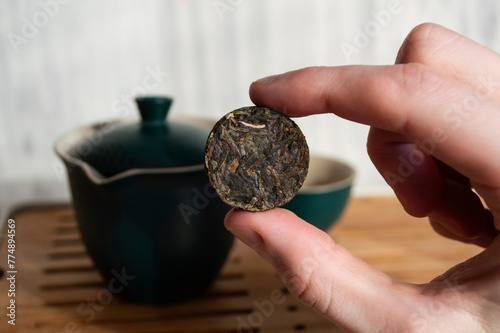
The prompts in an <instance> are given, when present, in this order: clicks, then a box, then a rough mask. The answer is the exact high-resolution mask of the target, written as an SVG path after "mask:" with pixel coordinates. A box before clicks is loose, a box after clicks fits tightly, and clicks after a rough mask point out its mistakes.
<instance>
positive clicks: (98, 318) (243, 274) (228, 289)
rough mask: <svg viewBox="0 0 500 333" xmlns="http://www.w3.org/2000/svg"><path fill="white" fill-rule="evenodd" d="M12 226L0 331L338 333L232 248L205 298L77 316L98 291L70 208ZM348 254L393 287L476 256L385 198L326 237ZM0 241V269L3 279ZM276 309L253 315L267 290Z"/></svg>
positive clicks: (268, 271) (25, 214)
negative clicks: (11, 315)
mask: <svg viewBox="0 0 500 333" xmlns="http://www.w3.org/2000/svg"><path fill="white" fill-rule="evenodd" d="M14 218H15V220H16V245H17V247H16V265H17V270H18V274H17V276H16V305H17V308H16V314H17V320H16V326H15V327H13V326H11V325H7V323H6V321H7V320H6V318H7V317H6V316H5V310H4V309H5V306H6V305H7V304H8V301H9V298H8V296H7V289H8V286H7V281H6V279H5V278H2V279H1V280H0V307H1V309H2V311H3V312H0V314H2V318H0V331H1V332H4V331H5V332H27V333H30V332H37V333H39V332H41V333H44V332H46V333H49V332H50V333H56V332H57V333H58V332H96V333H100V332H102V333H104V332H106V333H108V332H193V333H223V332H227V333H236V332H238V331H240V332H250V331H252V330H253V332H259V333H270V332H273V333H285V332H299V331H300V332H302V331H304V332H316V333H318V332H341V331H342V330H341V329H339V328H336V327H335V326H334V325H333V324H331V323H330V322H328V321H327V320H326V319H324V318H322V317H321V316H320V315H318V314H317V313H315V312H314V311H312V310H310V309H308V308H306V307H305V306H304V305H302V303H300V302H299V301H298V300H297V299H295V298H294V297H293V296H292V295H290V294H289V293H288V292H287V291H286V289H284V287H283V284H282V282H281V281H280V280H279V278H278V276H277V274H276V272H275V271H274V269H273V268H272V267H271V265H269V264H268V263H267V262H265V261H264V260H263V259H262V258H261V257H259V256H258V255H257V254H256V253H255V252H253V251H252V250H250V249H249V248H248V247H247V246H245V245H244V244H242V243H241V242H239V241H237V242H236V243H235V246H234V247H233V249H232V251H231V254H230V255H229V257H228V260H227V261H226V264H225V266H224V267H223V269H222V270H221V272H220V276H219V278H218V279H217V280H216V281H215V283H214V284H213V286H212V288H211V290H210V291H209V292H208V293H207V294H206V295H205V296H202V297H199V298H198V299H195V300H192V301H189V302H185V303H182V304H177V305H168V306H148V305H141V304H131V303H127V302H123V301H121V300H120V299H119V298H118V297H115V298H113V300H112V301H111V302H110V303H109V304H107V305H105V306H103V307H102V308H99V311H94V313H93V317H92V318H90V314H89V312H85V313H84V314H82V312H81V311H80V312H78V311H77V309H78V308H79V307H81V306H85V305H86V304H87V303H86V302H88V299H91V298H93V297H94V298H95V296H96V295H97V293H99V291H101V290H102V289H103V288H105V285H104V284H102V279H101V277H100V275H99V274H98V273H97V271H96V270H95V269H94V268H93V265H92V261H91V260H90V258H88V256H87V254H86V250H85V247H84V245H83V244H82V242H81V238H80V234H79V231H78V227H77V224H76V221H75V220H74V214H73V211H72V209H71V207H64V206H62V207H61V206H60V207H45V208H43V207H36V208H32V209H27V210H25V211H22V212H18V213H17V214H16V216H15V217H14ZM329 233H330V235H331V236H332V238H334V239H335V240H336V241H337V242H338V243H340V244H342V245H343V246H344V247H346V248H347V249H349V250H350V251H351V252H353V253H354V254H355V255H357V256H359V257H360V258H362V259H363V260H365V261H367V262H368V263H370V264H372V265H373V266H375V267H377V268H378V269H380V270H382V271H384V272H385V273H387V274H388V275H389V276H391V277H392V278H394V279H398V280H403V281H407V282H413V283H425V282H428V281H429V280H431V279H432V278H433V277H435V276H437V275H439V274H441V273H443V272H444V271H445V270H447V269H448V268H450V267H452V266H454V265H455V264H457V263H459V262H461V261H463V260H465V259H467V258H469V257H471V256H473V255H475V254H477V253H479V252H480V251H481V249H480V248H478V247H476V246H473V245H465V244H461V243H459V242H455V241H451V240H446V239H443V238H442V237H440V236H438V235H436V234H435V233H434V231H433V230H432V228H431V227H430V226H429V224H428V222H427V221H426V220H425V219H416V218H412V217H409V216H408V215H406V213H405V212H404V211H403V210H402V208H401V207H400V205H399V204H398V202H397V200H395V199H394V198H373V197H369V198H354V199H352V200H351V202H350V203H349V206H348V209H347V211H346V213H345V214H344V216H343V217H342V219H341V221H339V223H338V224H337V225H336V226H335V227H333V228H332V229H331V230H330V231H329ZM6 250H7V247H6V242H3V244H2V246H1V248H0V268H3V270H4V271H6V270H7V269H6V267H5V265H6V261H7V251H6ZM276 289H278V290H281V291H282V292H283V299H284V301H283V303H282V304H275V305H274V307H273V311H272V313H271V314H269V315H266V314H263V313H261V312H260V310H259V309H258V308H257V307H256V304H260V303H259V302H265V301H266V300H269V298H270V294H271V292H273V291H274V290H276Z"/></svg>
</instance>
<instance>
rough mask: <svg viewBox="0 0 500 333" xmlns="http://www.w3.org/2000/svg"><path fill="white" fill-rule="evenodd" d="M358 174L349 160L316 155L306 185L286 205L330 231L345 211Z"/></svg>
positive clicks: (318, 226) (311, 163)
mask: <svg viewBox="0 0 500 333" xmlns="http://www.w3.org/2000/svg"><path fill="white" fill-rule="evenodd" d="M354 178H355V171H354V168H353V167H352V166H350V165H349V164H348V163H345V162H342V161H339V160H336V159H332V158H329V157H324V156H317V155H312V156H311V161H310V165H309V172H308V174H307V178H306V180H305V182H304V185H303V186H302V188H301V189H300V191H299V193H297V195H296V196H295V197H294V198H293V199H292V200H291V201H290V202H289V203H287V204H286V205H285V206H284V207H283V208H286V209H289V210H291V211H292V212H294V213H295V214H296V215H297V216H299V217H300V218H302V219H303V220H305V221H307V222H309V223H310V224H312V225H314V226H316V227H317V228H319V229H321V230H324V231H326V230H328V229H329V228H330V227H332V226H333V225H334V224H335V222H336V221H337V220H338V219H339V217H340V215H341V214H342V212H343V211H344V208H345V206H346V204H347V202H348V199H349V197H350V193H351V188H352V185H353V181H354Z"/></svg>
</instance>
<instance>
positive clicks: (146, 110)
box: [135, 96, 173, 122]
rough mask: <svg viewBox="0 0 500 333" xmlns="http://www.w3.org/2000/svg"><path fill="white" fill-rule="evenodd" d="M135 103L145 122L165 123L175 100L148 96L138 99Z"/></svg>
mask: <svg viewBox="0 0 500 333" xmlns="http://www.w3.org/2000/svg"><path fill="white" fill-rule="evenodd" d="M135 102H136V103H137V106H138V107H139V112H140V113H141V118H142V121H143V122H157V121H161V122H163V121H165V118H166V116H167V113H168V110H169V109H170V105H171V104H172V102H173V99H172V98H169V97H159V96H147V97H137V98H136V99H135Z"/></svg>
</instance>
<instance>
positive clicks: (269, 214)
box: [224, 208, 418, 332]
mask: <svg viewBox="0 0 500 333" xmlns="http://www.w3.org/2000/svg"><path fill="white" fill-rule="evenodd" d="M224 223H225V225H226V228H227V229H228V230H229V231H231V232H232V233H233V234H234V235H235V236H236V237H238V238H239V239H241V240H242V241H243V242H245V243H246V244H248V245H249V246H250V247H252V248H253V249H254V250H256V251H257V252H258V253H259V254H260V255H261V256H262V257H263V258H264V259H266V260H267V261H269V262H270V263H271V264H272V265H273V266H274V267H275V268H276V270H277V271H278V274H279V275H280V277H281V279H282V280H283V282H284V283H285V285H286V287H287V288H288V289H289V291H290V293H291V294H293V295H295V296H296V297H298V298H299V299H300V300H301V301H302V302H304V303H305V304H306V305H308V306H310V307H312V308H313V309H314V310H316V311H317V312H319V313H320V314H322V315H324V316H325V317H327V318H328V319H330V320H332V321H334V322H336V323H337V324H339V325H340V326H343V327H345V328H347V329H349V330H353V331H372V332H373V331H398V330H399V329H401V328H402V327H403V326H405V325H404V323H405V321H407V318H408V317H409V316H410V314H411V313H413V310H414V309H413V307H412V306H411V302H409V300H411V299H413V300H415V299H417V297H418V295H417V290H416V288H414V287H412V286H411V285H407V284H403V283H397V282H394V281H392V280H391V279H390V278H389V277H388V276H387V275H385V274H384V273H382V272H380V271H378V270H376V269H375V268H373V267H371V266H370V265H368V264H367V263H365V262H364V261H362V260H361V259H359V258H357V257H355V256H354V255H352V254H351V253H350V252H349V251H347V250H346V249H345V248H344V247H342V246H340V245H338V244H336V243H335V242H334V241H333V240H332V239H331V237H330V236H329V235H328V234H326V233H324V232H323V231H321V230H319V229H317V228H316V227H314V226H312V225H310V224H308V223H306V222H304V221H303V220H301V219H300V218H299V217H297V216H296V215H294V214H293V213H292V212H290V211H287V210H285V209H280V208H275V209H271V210H268V211H265V212H259V213H251V212H246V211H243V210H232V211H230V212H229V213H228V214H227V216H226V219H225V222H224Z"/></svg>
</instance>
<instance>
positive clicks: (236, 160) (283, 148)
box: [205, 106, 309, 212]
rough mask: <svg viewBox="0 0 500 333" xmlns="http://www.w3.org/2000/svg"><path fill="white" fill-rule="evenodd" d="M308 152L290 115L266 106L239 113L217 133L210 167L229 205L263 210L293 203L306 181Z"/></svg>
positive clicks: (210, 145)
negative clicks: (291, 201) (292, 200)
mask: <svg viewBox="0 0 500 333" xmlns="http://www.w3.org/2000/svg"><path fill="white" fill-rule="evenodd" d="M308 167H309V148H308V146H307V142H306V139H305V137H304V135H303V133H302V131H301V130H300V128H299V127H298V126H297V124H296V123H295V122H293V121H292V120H291V119H290V118H289V117H287V116H286V115H284V114H282V113H280V112H278V111H276V110H273V109H269V108H265V107H258V106H249V107H243V108H240V109H237V110H234V111H232V112H230V113H228V114H227V115H225V116H224V117H222V119H220V120H219V121H218V122H217V123H216V124H215V126H214V128H213V129H212V132H211V133H210V135H209V137H208V140H207V144H206V147H205V169H206V172H207V175H208V179H209V180H210V184H211V185H212V186H213V187H214V189H215V190H216V192H217V193H218V195H219V196H220V197H221V199H222V200H223V201H224V202H226V203H227V204H229V205H231V206H233V207H237V208H241V209H245V210H249V211H254V212H255V211H264V210H267V209H271V208H274V207H279V206H282V205H284V204H286V203H287V202H289V201H290V200H291V199H292V198H293V197H294V196H295V194H297V192H298V191H299V189H300V187H301V186H302V184H303V183H304V180H305V178H306V175H307V170H308Z"/></svg>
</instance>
